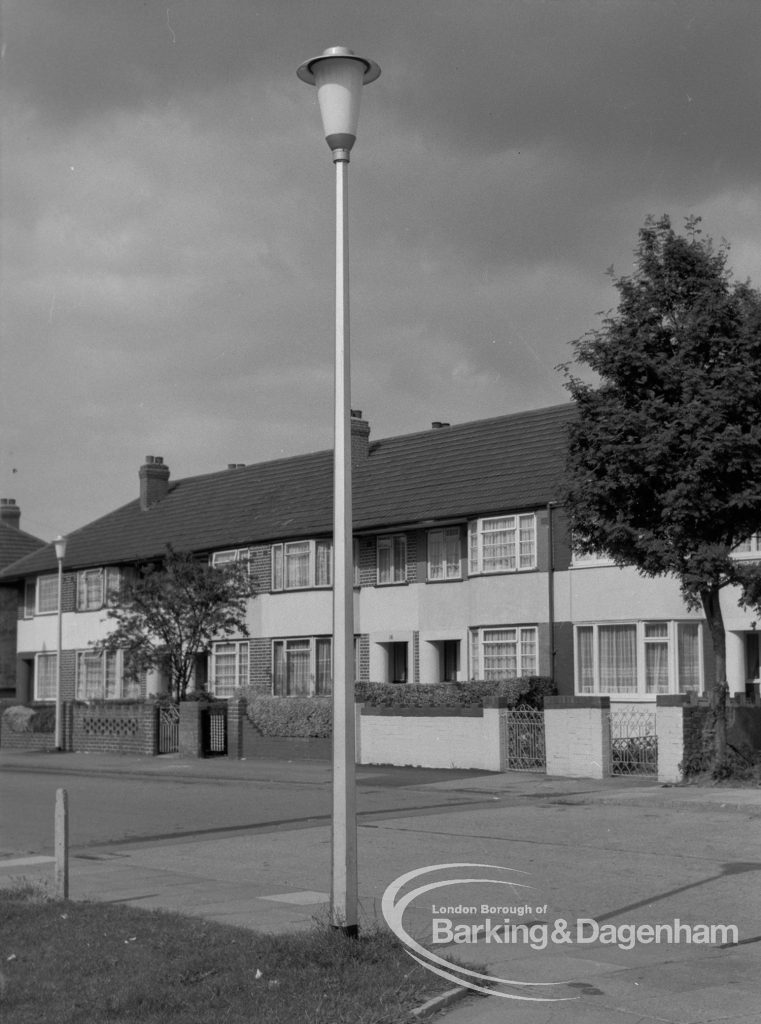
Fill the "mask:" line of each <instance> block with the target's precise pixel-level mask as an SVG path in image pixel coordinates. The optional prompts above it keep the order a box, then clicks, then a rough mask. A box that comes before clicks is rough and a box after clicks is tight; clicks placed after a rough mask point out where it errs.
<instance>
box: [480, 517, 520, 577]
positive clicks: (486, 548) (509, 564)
mask: <svg viewBox="0 0 761 1024" xmlns="http://www.w3.org/2000/svg"><path fill="white" fill-rule="evenodd" d="M515 542H516V524H515V517H514V516H510V517H509V518H507V519H487V520H485V521H484V524H483V547H482V560H483V566H482V568H483V570H484V572H488V571H489V570H497V569H514V568H515V546H516V544H515Z"/></svg>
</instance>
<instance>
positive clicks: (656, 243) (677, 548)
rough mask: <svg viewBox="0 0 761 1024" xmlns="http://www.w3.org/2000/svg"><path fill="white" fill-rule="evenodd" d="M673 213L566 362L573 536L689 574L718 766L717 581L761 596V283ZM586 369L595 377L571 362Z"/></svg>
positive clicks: (695, 221) (747, 599) (683, 577)
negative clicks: (742, 558) (707, 658)
mask: <svg viewBox="0 0 761 1024" xmlns="http://www.w3.org/2000/svg"><path fill="white" fill-rule="evenodd" d="M699 224H700V219H699V218H690V219H689V220H688V221H687V223H686V232H685V235H679V234H677V233H676V232H675V231H674V230H673V229H672V227H671V222H670V220H669V218H668V217H667V216H664V217H662V218H661V219H660V220H657V221H656V220H654V219H653V218H648V219H647V221H646V222H645V225H644V227H643V228H642V229H641V230H640V232H639V243H638V245H637V248H636V250H635V257H636V258H635V269H634V273H633V274H632V275H631V276H630V277H614V278H613V281H614V285H615V287H616V289H617V291H618V294H619V304H618V309H617V311H616V312H615V313H613V314H609V315H608V316H607V317H605V318H604V319H603V320H602V325H601V327H600V328H599V329H597V330H593V331H591V332H589V333H588V334H586V335H584V336H583V337H582V338H580V339H579V340H577V341H575V342H574V343H573V348H574V352H575V356H576V358H575V360H573V361H572V362H571V363H568V364H565V366H564V367H563V369H564V371H565V374H566V386H567V388H568V390H569V391H570V393H571V395H572V396H573V398H574V400H575V401H576V404H577V406H578V412H579V418H578V421H577V422H576V423H575V425H574V426H573V427H572V429H571V437H570V449H569V457H568V477H567V494H566V502H567V508H568V513H569V519H570V527H571V530H572V533H573V538H574V547H575V548H576V550H578V551H579V552H581V553H587V554H589V553H592V552H595V551H605V552H607V553H608V554H609V555H610V556H611V557H612V558H613V559H614V561H615V562H616V564H618V565H622V566H623V565H630V566H634V567H635V568H636V569H637V570H638V571H639V572H640V573H641V574H642V575H643V576H648V577H655V576H661V575H671V576H674V577H676V578H677V579H678V580H679V583H680V585H681V589H682V593H683V595H684V598H685V600H686V602H687V604H688V606H689V607H691V608H700V607H702V609H703V611H704V614H705V617H706V620H707V622H708V626H709V629H710V633H711V638H712V641H713V649H714V658H715V684H714V687H713V690H712V706H713V709H714V719H715V722H716V747H715V752H714V753H715V758H716V763H721V762H722V761H723V759H724V757H725V752H726V716H725V705H726V696H727V675H726V642H725V632H724V621H723V617H722V612H721V606H720V603H719V595H720V593H721V591H722V590H723V589H724V588H725V587H727V586H730V585H733V586H737V587H739V588H740V604H741V605H743V606H745V607H747V606H753V607H757V606H758V604H759V600H760V599H761V577H760V576H759V569H758V566H754V565H751V566H749V565H748V564H747V563H745V564H743V563H742V562H738V561H737V560H735V559H733V558H732V557H731V551H732V549H733V548H734V547H735V546H736V545H737V544H738V543H740V542H741V541H744V540H746V539H747V538H748V537H749V536H750V535H751V534H753V533H754V532H755V531H757V530H759V529H761V486H759V481H761V294H760V293H759V292H758V291H757V290H755V289H754V288H752V287H751V286H750V284H749V283H747V282H746V283H735V282H734V281H733V280H732V274H731V272H730V271H729V270H728V268H727V254H728V246H727V245H726V243H722V245H721V246H720V247H719V248H715V247H714V245H713V243H712V241H711V240H710V239H706V238H702V237H701V231H700V227H699ZM574 363H575V364H577V365H581V366H584V367H588V368H590V369H591V370H593V371H594V372H595V374H596V375H597V378H598V380H597V382H595V383H590V382H589V380H582V379H581V378H580V377H579V376H576V375H574V374H573V373H572V372H571V367H572V366H573V364H574Z"/></svg>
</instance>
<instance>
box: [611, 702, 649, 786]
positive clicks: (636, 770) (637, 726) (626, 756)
mask: <svg viewBox="0 0 761 1024" xmlns="http://www.w3.org/2000/svg"><path fill="white" fill-rule="evenodd" d="M609 721H610V762H611V764H610V770H611V774H612V775H657V774H658V738H657V736H656V734H655V712H654V711H651V710H650V709H649V708H627V709H626V710H623V711H611V712H610V713H609Z"/></svg>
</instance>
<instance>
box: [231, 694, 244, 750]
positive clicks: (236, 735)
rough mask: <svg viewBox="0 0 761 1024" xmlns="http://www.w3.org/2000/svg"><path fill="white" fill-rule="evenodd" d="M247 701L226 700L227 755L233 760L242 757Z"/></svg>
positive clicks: (238, 699)
mask: <svg viewBox="0 0 761 1024" xmlns="http://www.w3.org/2000/svg"><path fill="white" fill-rule="evenodd" d="M246 707H247V701H246V700H244V699H243V698H231V699H230V700H228V702H227V756H228V757H230V758H233V759H234V760H236V761H237V760H240V758H241V757H243V719H244V718H245V715H246Z"/></svg>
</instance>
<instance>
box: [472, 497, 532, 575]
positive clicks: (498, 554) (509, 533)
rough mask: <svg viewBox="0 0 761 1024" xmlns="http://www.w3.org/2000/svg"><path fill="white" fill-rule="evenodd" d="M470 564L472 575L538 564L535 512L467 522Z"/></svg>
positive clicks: (509, 570) (527, 567) (507, 570)
mask: <svg viewBox="0 0 761 1024" xmlns="http://www.w3.org/2000/svg"><path fill="white" fill-rule="evenodd" d="M468 567H469V571H470V573H471V574H472V575H476V574H479V573H490V572H518V571H520V570H525V569H535V568H536V516H535V515H534V513H533V512H532V513H530V514H529V515H512V516H494V517H492V518H490V519H475V520H474V521H473V522H471V523H470V524H469V525H468Z"/></svg>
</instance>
